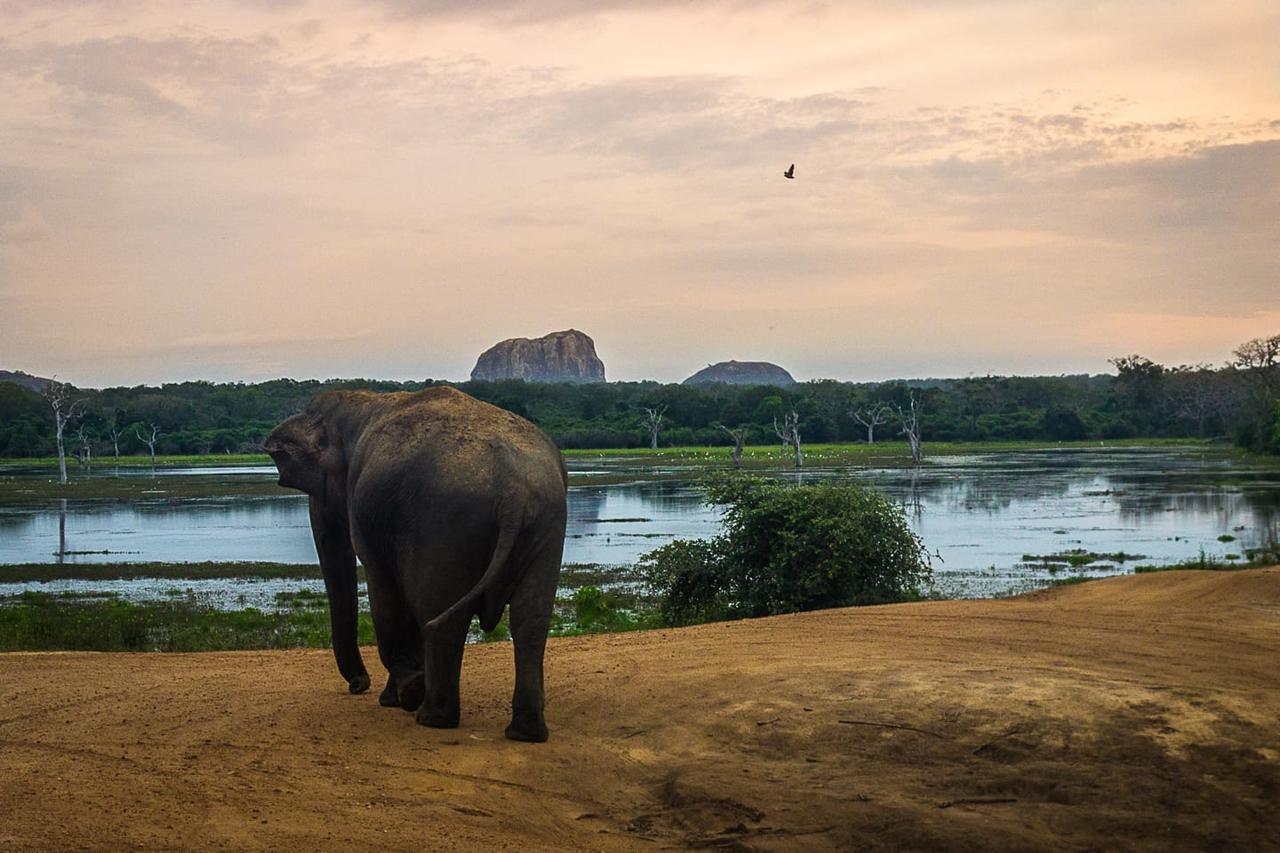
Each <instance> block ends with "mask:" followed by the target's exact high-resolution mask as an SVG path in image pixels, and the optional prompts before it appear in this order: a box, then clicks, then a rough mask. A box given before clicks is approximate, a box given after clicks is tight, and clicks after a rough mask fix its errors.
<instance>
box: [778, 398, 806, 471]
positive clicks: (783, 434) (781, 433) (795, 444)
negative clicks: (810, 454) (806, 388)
mask: <svg viewBox="0 0 1280 853" xmlns="http://www.w3.org/2000/svg"><path fill="white" fill-rule="evenodd" d="M773 431H774V432H775V433H777V435H778V438H780V439H782V444H783V446H787V447H791V448H792V449H793V450H794V451H795V459H796V467H797V468H799V467H801V466H802V465H804V453H803V452H802V451H801V450H800V416H799V415H798V414H796V410H795V409H792V410H791V411H789V412H787V413H786V414H785V415H784V416H783V418H782V426H778V419H777V418H774V419H773Z"/></svg>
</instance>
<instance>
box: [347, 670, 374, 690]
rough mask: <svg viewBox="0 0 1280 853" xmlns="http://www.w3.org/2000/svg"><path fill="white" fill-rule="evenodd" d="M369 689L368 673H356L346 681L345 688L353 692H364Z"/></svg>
mask: <svg viewBox="0 0 1280 853" xmlns="http://www.w3.org/2000/svg"><path fill="white" fill-rule="evenodd" d="M368 689H369V674H368V673H364V674H363V675H357V676H356V677H355V678H353V679H351V680H350V681H348V682H347V690H348V691H349V692H351V693H353V694H355V693H364V692H365V691H367V690H368Z"/></svg>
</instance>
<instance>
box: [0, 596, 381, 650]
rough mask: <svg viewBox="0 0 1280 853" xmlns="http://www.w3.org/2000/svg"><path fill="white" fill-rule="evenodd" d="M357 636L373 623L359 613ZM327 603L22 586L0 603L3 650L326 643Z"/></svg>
mask: <svg viewBox="0 0 1280 853" xmlns="http://www.w3.org/2000/svg"><path fill="white" fill-rule="evenodd" d="M360 642H361V644H369V643H372V642H373V622H372V620H371V619H370V617H369V614H368V613H361V614H360ZM330 645H331V643H330V633H329V614H328V610H327V609H326V608H310V607H307V608H302V607H299V608H290V609H288V610H282V611H279V612H275V613H266V612H263V611H261V610H256V609H254V608H247V609H245V610H231V611H228V610H217V609H215V608H213V607H210V606H208V605H206V604H203V603H202V602H201V601H199V599H198V598H196V597H195V596H188V597H186V598H178V599H175V600H172V601H149V602H136V603H135V602H129V601H124V600H120V599H93V600H77V599H66V598H63V597H61V596H53V595H49V594H47V593H40V592H25V593H22V594H21V595H19V596H15V597H14V598H13V599H11V600H10V601H9V602H8V603H7V604H6V606H4V607H0V651H33V650H42V651H43V650H53V651H99V652H206V651H231V650H238V649H291V648H328V647H329V646H330Z"/></svg>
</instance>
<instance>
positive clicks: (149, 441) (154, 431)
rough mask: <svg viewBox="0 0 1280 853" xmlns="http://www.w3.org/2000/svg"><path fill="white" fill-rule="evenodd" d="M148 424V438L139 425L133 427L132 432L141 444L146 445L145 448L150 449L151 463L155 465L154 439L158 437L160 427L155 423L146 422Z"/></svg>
mask: <svg viewBox="0 0 1280 853" xmlns="http://www.w3.org/2000/svg"><path fill="white" fill-rule="evenodd" d="M148 426H149V427H150V429H151V433H150V437H149V438H148V437H147V435H146V434H145V433H143V432H142V428H141V427H134V429H133V434H134V435H136V436H137V437H138V440H139V441H141V442H142V443H143V444H145V445H146V446H147V449H148V450H150V451H151V464H152V465H155V464H156V440H157V439H159V438H160V427H158V426H156V425H155V424H148Z"/></svg>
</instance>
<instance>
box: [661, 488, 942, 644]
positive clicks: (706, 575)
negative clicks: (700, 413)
mask: <svg viewBox="0 0 1280 853" xmlns="http://www.w3.org/2000/svg"><path fill="white" fill-rule="evenodd" d="M705 490H706V494H707V502H708V503H709V504H711V505H712V506H718V507H723V508H724V527H725V532H724V533H723V534H722V535H720V536H718V537H716V538H715V539H712V540H711V541H708V542H704V541H687V540H677V541H675V542H672V543H671V544H670V545H666V546H664V547H662V548H659V549H657V550H656V551H651V552H649V553H648V554H646V555H645V556H644V557H642V558H641V565H640V569H641V572H642V574H643V576H644V578H645V580H646V582H647V583H648V585H649V587H650V589H651V590H652V592H653V593H654V594H655V597H656V598H657V600H658V604H659V608H660V611H661V615H662V616H663V618H664V619H665V620H666V621H667V622H668V623H670V624H675V625H685V624H692V623H696V622H706V621H711V620H716V619H733V618H741V617H748V616H767V615H770V614H776V613H793V612H796V611H801V610H816V609H819V608H824V607H847V606H850V605H859V604H883V603H888V602H893V601H903V600H907V599H912V598H917V597H919V595H920V590H921V586H922V585H924V584H926V583H928V581H929V580H930V578H931V567H930V560H929V554H928V552H927V551H925V548H924V544H923V543H922V542H921V541H920V538H919V537H917V536H916V535H915V534H914V533H913V532H912V531H911V528H910V526H909V525H908V524H907V520H906V517H905V515H904V514H903V512H902V510H901V508H900V507H898V506H897V505H896V504H894V503H893V502H892V501H890V500H889V499H888V498H886V497H885V496H884V495H882V494H880V493H879V492H878V491H876V490H875V489H872V488H869V487H866V486H862V485H859V484H857V483H851V482H835V481H830V482H825V483H819V484H816V485H799V486H787V485H785V484H783V483H781V482H778V481H773V480H764V479H761V478H758V477H749V476H742V475H736V476H722V477H718V478H715V479H712V480H710V481H709V482H708V483H707V485H706V486H705Z"/></svg>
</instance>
